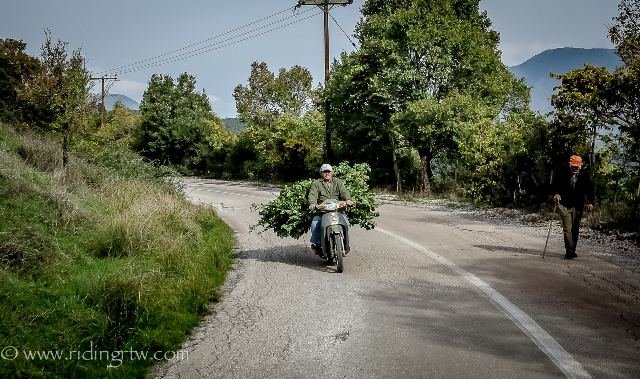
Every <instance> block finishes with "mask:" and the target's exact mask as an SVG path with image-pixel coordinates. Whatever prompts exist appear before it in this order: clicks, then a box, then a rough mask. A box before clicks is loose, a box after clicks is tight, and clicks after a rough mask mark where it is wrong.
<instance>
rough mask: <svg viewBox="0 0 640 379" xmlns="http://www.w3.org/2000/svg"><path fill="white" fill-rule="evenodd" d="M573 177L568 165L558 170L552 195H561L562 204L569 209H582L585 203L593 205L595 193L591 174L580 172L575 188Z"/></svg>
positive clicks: (554, 175)
mask: <svg viewBox="0 0 640 379" xmlns="http://www.w3.org/2000/svg"><path fill="white" fill-rule="evenodd" d="M572 176H573V173H572V172H571V169H570V168H569V166H568V165H566V166H563V167H562V168H560V169H558V170H556V172H555V173H554V174H553V181H552V182H551V189H552V194H551V195H555V194H559V195H560V198H561V200H560V204H562V205H564V206H565V207H567V208H573V207H575V208H578V209H582V208H583V207H584V204H585V201H586V202H587V204H593V202H594V201H595V193H594V189H593V182H592V181H591V177H590V175H589V172H587V171H585V170H580V172H579V173H578V177H577V180H576V183H575V187H574V188H572V187H571V177H572Z"/></svg>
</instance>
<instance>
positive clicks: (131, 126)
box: [96, 101, 141, 148]
mask: <svg viewBox="0 0 640 379" xmlns="http://www.w3.org/2000/svg"><path fill="white" fill-rule="evenodd" d="M106 121H107V122H106V123H105V125H104V127H102V128H99V129H98V130H97V132H96V134H97V136H98V138H99V139H100V140H101V141H103V142H105V143H108V144H116V145H120V146H124V147H129V148H133V147H134V145H135V142H136V138H137V136H138V134H139V133H140V121H141V120H140V115H139V114H137V113H136V112H133V111H132V110H131V109H129V108H127V107H125V106H124V105H123V104H122V103H121V102H120V101H118V102H116V104H115V105H114V106H113V109H112V110H111V111H109V113H108V114H107V120H106Z"/></svg>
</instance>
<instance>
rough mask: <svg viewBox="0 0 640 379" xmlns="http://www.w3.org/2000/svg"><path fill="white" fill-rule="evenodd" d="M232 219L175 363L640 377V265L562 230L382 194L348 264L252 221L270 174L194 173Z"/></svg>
mask: <svg viewBox="0 0 640 379" xmlns="http://www.w3.org/2000/svg"><path fill="white" fill-rule="evenodd" d="M185 191H186V192H187V193H188V195H189V197H190V198H192V199H193V200H194V201H198V202H203V203H207V204H210V205H212V206H214V207H215V208H216V209H217V211H218V213H219V215H220V216H221V217H222V218H223V219H224V220H225V221H226V222H227V223H228V224H229V225H231V227H232V228H234V230H235V231H236V232H237V238H238V242H239V250H238V252H237V263H236V267H235V269H234V271H233V272H232V273H231V275H230V277H229V279H228V281H227V284H226V286H225V290H224V296H223V300H222V301H221V302H220V303H218V304H216V305H214V306H213V307H212V313H211V314H210V315H208V316H207V317H206V318H205V319H204V320H203V322H202V325H201V326H200V327H198V328H197V329H196V331H195V332H194V334H193V335H192V336H191V337H190V338H189V340H188V341H186V342H185V344H184V346H183V348H184V349H186V350H187V352H188V356H187V357H186V358H185V359H182V360H179V361H178V360H174V361H169V362H165V363H163V364H162V365H159V366H157V367H156V368H155V369H154V370H153V375H154V376H157V377H166V378H198V377H207V378H210V377H223V378H236V377H240V378H251V377H278V378H281V377H283V378H316V377H317V378H320V377H322V378H342V377H347V378H368V377H376V378H378V377H380V378H396V377H402V378H405V377H420V378H424V377H426V378H459V377H474V378H489V377H490V378H514V377H518V378H546V377H562V376H566V377H594V378H597V377H602V378H639V377H640V340H639V336H640V275H638V274H635V273H633V272H630V271H627V270H625V269H623V268H620V267H617V266H614V265H611V264H609V263H606V262H604V261H602V260H600V259H597V258H595V257H593V256H590V255H589V252H588V251H580V246H579V249H578V254H579V258H578V259H576V260H572V261H566V260H563V259H562V256H563V251H562V240H561V238H562V237H561V236H560V235H556V234H554V236H553V237H552V240H551V241H550V242H549V249H548V251H547V257H546V259H544V260H542V259H541V258H540V254H541V251H542V248H543V247H544V238H545V237H546V231H545V230H535V231H532V230H531V228H525V227H523V226H518V225H498V224H493V223H488V222H486V221H478V220H475V219H473V218H471V217H468V216H465V215H464V214H458V213H456V212H454V211H450V210H435V209H429V208H425V207H407V206H401V205H392V204H386V205H383V206H381V207H380V213H381V216H380V218H379V219H378V221H377V224H378V228H376V229H375V230H372V231H366V230H363V229H360V228H357V227H356V228H353V229H352V234H351V240H352V243H351V246H352V251H351V253H350V254H349V255H348V256H347V257H346V259H345V266H346V268H345V272H344V273H342V274H338V273H336V272H335V267H331V266H325V265H323V264H322V262H321V261H320V259H319V258H317V257H316V256H315V255H314V254H313V253H312V252H311V250H310V249H309V246H308V245H309V243H308V236H305V237H303V238H301V239H300V240H293V239H281V238H278V237H276V236H275V235H274V234H273V233H270V232H264V233H261V234H259V233H257V232H255V231H254V232H250V230H249V227H250V225H252V224H255V222H256V220H257V217H258V215H257V212H255V211H252V210H251V204H252V203H261V202H266V201H269V200H270V199H273V198H274V196H275V193H276V190H274V189H269V188H262V187H257V186H251V185H247V184H240V183H230V182H221V181H203V180H198V181H190V182H189V183H188V185H187V187H186V189H185Z"/></svg>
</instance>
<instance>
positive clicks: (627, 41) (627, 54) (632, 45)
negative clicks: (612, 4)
mask: <svg viewBox="0 0 640 379" xmlns="http://www.w3.org/2000/svg"><path fill="white" fill-rule="evenodd" d="M618 11H619V12H620V13H619V14H618V16H616V17H614V19H613V21H614V23H613V24H612V25H611V26H610V27H609V38H611V42H613V44H614V45H615V46H616V51H617V52H618V55H619V56H620V58H622V61H623V62H624V64H625V65H626V66H627V67H629V68H631V69H634V70H638V69H640V67H639V65H640V3H639V2H638V1H637V0H621V1H620V3H619V4H618Z"/></svg>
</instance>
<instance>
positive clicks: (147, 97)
mask: <svg viewBox="0 0 640 379" xmlns="http://www.w3.org/2000/svg"><path fill="white" fill-rule="evenodd" d="M195 86H196V80H195V77H194V76H192V75H189V74H187V73H183V74H181V75H180V76H179V77H178V78H177V79H176V80H175V81H174V80H173V78H171V76H169V75H157V74H154V75H153V76H152V77H151V79H150V81H149V87H148V88H147V89H146V91H145V92H144V94H143V95H142V102H141V104H140V115H141V118H142V120H141V125H140V138H139V141H138V145H137V149H138V150H139V151H140V153H141V154H142V155H143V156H145V157H147V158H149V159H151V160H153V161H155V162H156V163H158V164H162V165H172V166H175V167H176V168H177V169H179V170H180V171H182V172H184V173H193V172H203V171H205V170H206V156H207V155H208V154H209V153H210V151H211V146H210V142H209V139H211V138H212V137H211V136H212V134H214V133H215V132H214V131H213V130H212V127H213V126H215V125H217V124H221V121H220V120H218V119H217V117H216V116H215V115H214V114H213V113H212V111H211V105H210V104H209V99H208V97H207V95H206V94H205V93H204V91H203V92H202V93H198V92H196V89H195ZM212 142H213V141H212Z"/></svg>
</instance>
